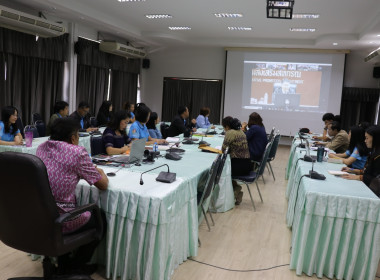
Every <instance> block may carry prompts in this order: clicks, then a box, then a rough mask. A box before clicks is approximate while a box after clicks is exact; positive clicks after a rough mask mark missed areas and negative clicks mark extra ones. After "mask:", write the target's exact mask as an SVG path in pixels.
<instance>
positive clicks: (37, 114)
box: [32, 113, 42, 123]
mask: <svg viewBox="0 0 380 280" xmlns="http://www.w3.org/2000/svg"><path fill="white" fill-rule="evenodd" d="M36 121H42V117H41V115H40V114H39V113H33V115H32V123H36Z"/></svg>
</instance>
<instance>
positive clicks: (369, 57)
mask: <svg viewBox="0 0 380 280" xmlns="http://www.w3.org/2000/svg"><path fill="white" fill-rule="evenodd" d="M379 55H380V48H378V49H377V50H374V51H373V52H370V53H369V54H368V55H367V56H366V57H365V58H364V62H368V61H370V60H373V62H377V61H379V58H380V56H379ZM375 58H376V59H375Z"/></svg>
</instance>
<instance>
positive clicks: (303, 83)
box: [245, 61, 326, 111]
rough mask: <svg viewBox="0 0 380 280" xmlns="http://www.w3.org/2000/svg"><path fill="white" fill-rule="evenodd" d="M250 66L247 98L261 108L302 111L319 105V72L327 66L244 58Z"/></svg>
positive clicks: (320, 78)
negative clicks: (257, 60) (247, 59)
mask: <svg viewBox="0 0 380 280" xmlns="http://www.w3.org/2000/svg"><path fill="white" fill-rule="evenodd" d="M245 65H246V66H247V65H249V69H250V75H249V77H250V79H251V81H250V83H249V85H250V94H249V96H250V100H246V102H247V103H248V104H246V105H248V106H249V105H251V106H252V105H253V107H256V106H255V105H261V106H260V108H261V109H268V110H286V111H288V110H291V111H293V110H295V111H303V110H305V109H307V108H318V107H319V105H320V95H321V83H322V73H323V71H324V67H323V66H326V65H323V66H322V65H319V64H312V63H310V64H307V63H284V62H256V61H249V63H247V61H245Z"/></svg>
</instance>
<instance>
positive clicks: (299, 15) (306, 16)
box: [293, 14, 319, 19]
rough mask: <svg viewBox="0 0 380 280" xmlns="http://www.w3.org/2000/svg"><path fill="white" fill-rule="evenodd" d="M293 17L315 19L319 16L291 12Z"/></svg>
mask: <svg viewBox="0 0 380 280" xmlns="http://www.w3.org/2000/svg"><path fill="white" fill-rule="evenodd" d="M293 18H301V19H316V18H319V14H293Z"/></svg>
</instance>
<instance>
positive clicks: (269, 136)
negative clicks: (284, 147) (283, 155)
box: [268, 127, 275, 142]
mask: <svg viewBox="0 0 380 280" xmlns="http://www.w3.org/2000/svg"><path fill="white" fill-rule="evenodd" d="M274 131H275V128H274V127H272V130H271V131H270V134H269V135H268V142H271V141H272V139H273V136H274Z"/></svg>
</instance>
